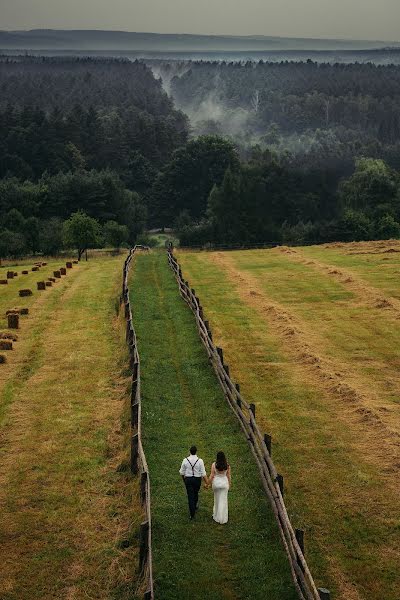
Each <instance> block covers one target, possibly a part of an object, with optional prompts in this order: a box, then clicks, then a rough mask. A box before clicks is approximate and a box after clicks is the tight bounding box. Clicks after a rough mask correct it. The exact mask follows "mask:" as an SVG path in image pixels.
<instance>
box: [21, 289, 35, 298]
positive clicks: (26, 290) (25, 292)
mask: <svg viewBox="0 0 400 600" xmlns="http://www.w3.org/2000/svg"><path fill="white" fill-rule="evenodd" d="M19 295H20V296H21V297H24V296H32V290H29V289H25V290H19Z"/></svg>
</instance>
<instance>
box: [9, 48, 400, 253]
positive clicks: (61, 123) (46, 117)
mask: <svg viewBox="0 0 400 600" xmlns="http://www.w3.org/2000/svg"><path fill="white" fill-rule="evenodd" d="M0 91H1V94H0V255H1V256H5V255H14V256H18V255H20V254H24V253H27V252H57V251H58V250H60V249H61V248H62V246H63V244H64V243H67V240H68V235H67V233H68V231H70V230H71V224H70V218H71V215H73V216H74V218H76V219H77V220H78V221H79V219H81V221H79V223H78V225H79V226H80V225H82V222H83V221H82V219H83V218H84V217H85V218H87V219H92V222H91V225H90V227H92V229H93V228H94V229H93V231H94V230H96V231H97V234H96V235H92V236H91V238H90V239H91V242H90V243H91V244H94V245H97V244H101V243H107V242H109V243H112V241H111V240H113V243H115V244H120V243H124V242H126V243H134V242H135V240H136V239H137V237H138V235H140V234H141V233H142V231H143V230H144V229H146V228H148V227H175V228H176V230H177V231H178V234H179V236H180V239H181V243H182V244H185V245H200V246H201V245H204V244H208V245H213V244H226V245H236V244H239V245H240V244H243V245H245V244H260V243H283V242H285V243H311V242H320V241H328V240H351V239H370V238H375V237H391V236H398V235H399V232H400V225H399V223H400V208H399V204H400V193H399V188H400V183H399V170H400V67H394V66H390V67H377V66H374V65H372V64H366V65H359V64H352V65H339V64H335V65H329V64H320V65H318V64H316V63H312V62H306V63H281V64H276V63H263V62H259V63H251V62H246V63H226V62H219V63H206V62H197V63H187V62H182V63H174V64H170V63H168V62H165V63H160V62H157V64H153V65H152V68H150V67H149V66H147V65H146V64H144V63H142V62H139V61H133V62H131V61H128V60H121V59H118V60H117V59H100V58H99V59H94V58H65V57H62V58H61V57H60V58H54V57H53V58H44V57H40V58H38V57H29V56H27V57H21V56H20V57H0ZM166 91H168V92H169V93H170V94H171V96H169V95H168V94H167V93H166ZM174 102H175V104H176V105H177V106H178V107H179V109H180V110H177V108H176V107H175V105H174ZM183 110H184V111H187V113H188V115H189V116H190V118H191V121H190V122H189V119H188V117H187V116H186V114H185V113H184V112H182V111H183ZM87 223H89V222H87ZM118 228H119V229H118Z"/></svg>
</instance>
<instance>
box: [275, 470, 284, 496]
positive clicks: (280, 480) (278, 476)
mask: <svg viewBox="0 0 400 600" xmlns="http://www.w3.org/2000/svg"><path fill="white" fill-rule="evenodd" d="M276 481H277V482H278V485H279V489H280V490H281V494H282V496H283V494H284V489H283V475H280V474H279V473H278V474H277V476H276Z"/></svg>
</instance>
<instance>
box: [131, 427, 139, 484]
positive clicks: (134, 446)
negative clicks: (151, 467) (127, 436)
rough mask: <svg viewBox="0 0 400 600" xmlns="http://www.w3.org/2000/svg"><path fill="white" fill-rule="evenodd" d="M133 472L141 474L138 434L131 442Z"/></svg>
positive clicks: (133, 436)
mask: <svg viewBox="0 0 400 600" xmlns="http://www.w3.org/2000/svg"><path fill="white" fill-rule="evenodd" d="M131 472H132V473H133V475H137V474H138V472H139V436H138V434H137V433H134V434H133V435H132V440H131Z"/></svg>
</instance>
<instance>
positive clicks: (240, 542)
mask: <svg viewBox="0 0 400 600" xmlns="http://www.w3.org/2000/svg"><path fill="white" fill-rule="evenodd" d="M131 298H132V301H133V308H134V320H135V327H136V331H137V336H138V343H139V351H140V356H141V363H142V396H143V432H144V445H145V452H146V455H147V460H148V463H149V468H150V477H151V486H152V510H153V552H154V571H155V583H156V593H157V598H159V599H160V600H161V599H163V600H185V599H187V598H190V599H191V600H196V599H199V600H200V599H201V600H217V599H220V598H228V599H234V598H252V599H257V598H260V599H261V598H262V599H264V600H265V598H268V600H278V599H279V600H289V599H295V598H296V597H297V596H296V593H295V590H294V586H293V583H292V580H291V576H290V571H289V566H288V562H287V559H286V555H285V553H284V550H283V547H282V545H281V542H280V537H279V533H278V529H277V526H276V523H275V520H274V517H273V514H272V511H271V509H270V507H269V504H268V502H267V500H266V499H265V496H264V493H263V491H262V488H261V484H260V482H259V478H258V471H257V469H256V466H255V464H254V462H253V457H252V455H251V452H250V449H249V448H248V445H247V442H246V440H245V439H244V436H243V434H242V432H241V430H240V428H239V425H238V423H237V421H236V419H235V417H234V416H233V414H232V413H231V411H230V409H229V407H228V405H227V404H226V401H225V399H224V397H223V395H222V392H221V389H220V387H219V384H218V381H217V379H216V377H215V375H214V373H213V371H212V369H211V367H210V366H209V364H208V359H207V355H206V352H205V350H204V348H203V346H202V344H201V342H200V340H199V337H198V333H197V330H196V326H195V321H194V317H193V315H192V313H191V312H190V310H189V308H188V307H187V306H186V304H185V303H184V302H183V300H181V299H180V298H179V295H178V289H177V284H176V282H175V279H174V277H173V274H172V272H171V271H170V269H169V267H168V264H167V258H166V255H165V253H164V252H152V253H151V254H148V255H140V256H138V257H137V258H136V263H135V267H134V270H133V276H132V279H131ZM193 443H195V444H197V446H198V450H199V451H198V453H199V455H200V456H201V457H202V458H204V461H205V464H206V469H207V471H208V472H209V470H210V465H211V462H212V461H213V459H214V456H215V453H216V452H217V451H218V450H220V449H223V450H224V451H225V452H226V454H227V457H228V460H229V462H230V464H231V467H232V478H233V481H232V484H233V485H232V491H231V492H230V495H229V511H230V512H229V516H230V520H229V523H228V524H227V525H225V526H218V525H216V524H215V523H213V521H212V519H211V512H212V492H211V491H206V490H205V489H202V491H201V494H200V510H199V513H198V515H197V517H196V520H195V521H193V522H191V521H189V519H188V510H187V501H186V493H185V489H184V486H183V483H182V480H181V477H180V475H179V473H178V471H179V467H180V463H181V460H182V458H183V457H184V456H185V455H186V454H187V453H188V447H189V446H190V445H191V444H193Z"/></svg>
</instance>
